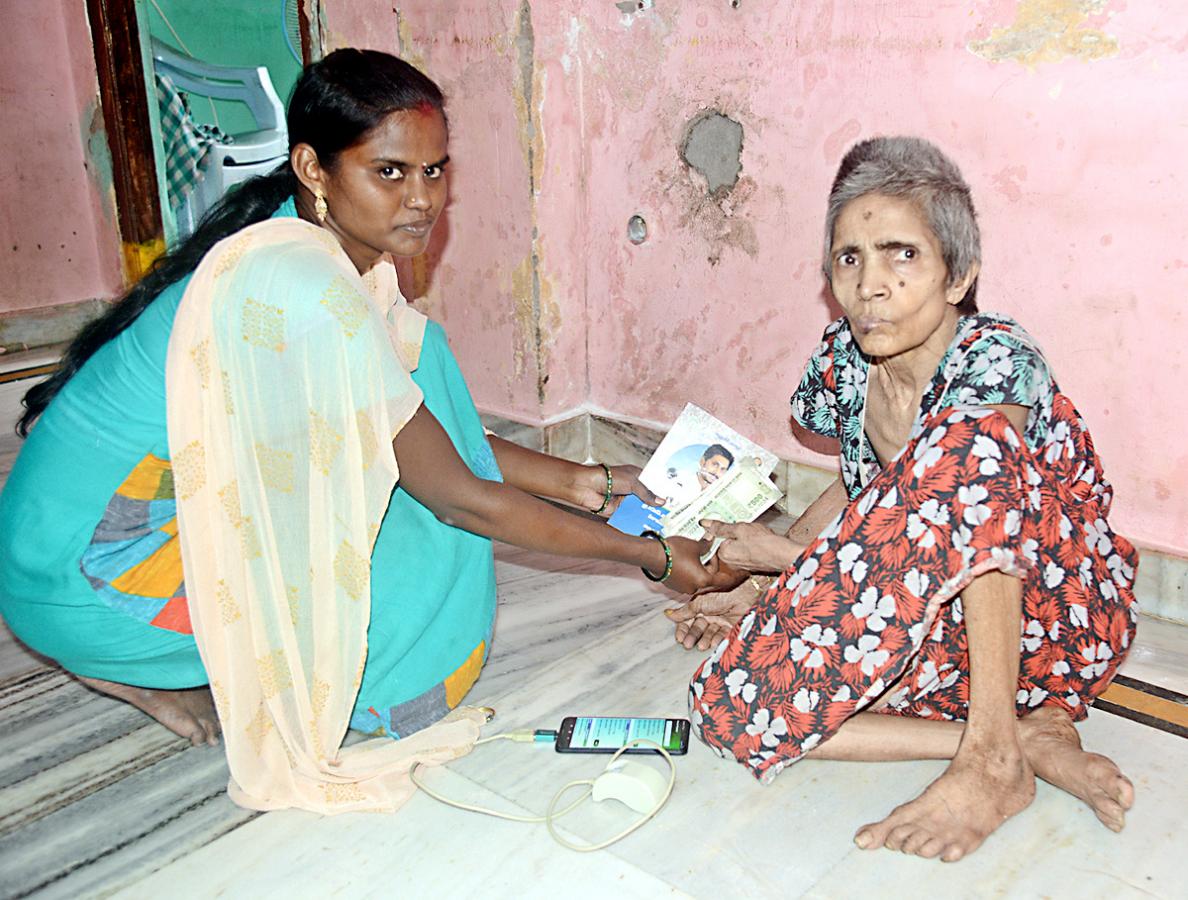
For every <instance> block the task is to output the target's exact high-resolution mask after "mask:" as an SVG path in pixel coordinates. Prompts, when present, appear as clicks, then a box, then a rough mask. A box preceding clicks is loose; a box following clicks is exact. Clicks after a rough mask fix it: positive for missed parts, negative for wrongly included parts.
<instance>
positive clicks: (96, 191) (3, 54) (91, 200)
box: [0, 0, 121, 314]
mask: <svg viewBox="0 0 1188 900" xmlns="http://www.w3.org/2000/svg"><path fill="white" fill-rule="evenodd" d="M98 91H99V87H98V82H97V81H96V76H95V58H94V54H93V52H92V49H91V35H90V27H89V25H88V23H87V13H86V6H85V4H83V3H81V2H78V0H41V2H38V3H26V4H21V5H20V11H19V13H18V12H17V11H16V8H15V6H14V7H13V9H12V10H10V11H9V12H8V13H6V14H5V16H4V27H3V28H0V96H2V98H3V100H2V103H3V111H4V118H3V122H4V127H3V128H0V159H2V160H3V161H4V164H3V165H0V197H3V201H2V202H0V314H3V313H6V312H17V311H22V310H32V309H39V308H43V307H49V306H56V305H59V304H63V303H71V302H75V301H79V300H90V299H93V298H96V297H99V298H108V297H111V296H112V295H114V294H116V293H118V292H119V290H120V287H121V273H120V249H119V238H118V235H117V232H116V228H115V224H114V212H113V210H114V200H113V198H112V195H111V189H110V185H111V163H110V157H109V155H108V150H107V144H106V137H105V135H104V132H103V119H102V113H101V112H100V111H99V93H98Z"/></svg>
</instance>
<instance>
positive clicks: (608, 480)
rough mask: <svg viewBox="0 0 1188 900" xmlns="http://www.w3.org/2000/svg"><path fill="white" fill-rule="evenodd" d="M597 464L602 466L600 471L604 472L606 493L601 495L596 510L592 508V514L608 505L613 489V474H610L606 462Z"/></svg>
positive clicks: (597, 512) (596, 513)
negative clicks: (600, 502)
mask: <svg viewBox="0 0 1188 900" xmlns="http://www.w3.org/2000/svg"><path fill="white" fill-rule="evenodd" d="M598 465H600V466H602V471H604V472H605V473H606V493H605V494H603V495H602V506H600V507H598V509H596V510H593V512H594V515H598V514H599V513H600V512H602V511H603V510H604V509H606V508H607V507H608V506H610V502H611V494H612V492H613V491H614V489H615V476H614V475H612V474H611V470H610V466H608V465H607V464H606V463H599V464H598Z"/></svg>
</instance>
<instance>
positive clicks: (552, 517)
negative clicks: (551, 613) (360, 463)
mask: <svg viewBox="0 0 1188 900" xmlns="http://www.w3.org/2000/svg"><path fill="white" fill-rule="evenodd" d="M392 447H393V450H394V451H395V453H396V461H397V464H398V465H399V466H400V484H401V486H402V487H403V488H404V489H405V490H406V491H408V492H409V493H410V494H412V496H414V497H416V499H417V500H419V501H420V502H421V503H423V504H425V506H427V507H428V508H429V509H430V510H432V511H433V513H434V515H436V516H437V517H438V518H439V519H440V520H441V521H443V522H445V523H447V524H449V525H453V526H455V527H457V528H461V529H463V530H465V531H470V532H472V533H474V534H481V535H483V536H485V537H490V538H494V539H496V540H500V541H505V542H507V543H510V544H516V545H518V546H520V547H526V548H528V549H532V550H544V551H546V552H549V553H557V554H560V555H564V556H580V557H587V558H591V559H606V560H612V561H615V562H621V563H625V564H627V565H632V566H639V567H641V568H644V569H647V570H648V571H649V572H651V573H653V574H655V575H659V574H661V573H662V572H663V571H664V567H665V554H664V548H663V547H662V546H661V545H660V542H659V541H656V540H652V539H650V538H642V537H635V536H633V535H628V534H623V533H622V532H620V531H616V530H615V529H614V528H609V527H607V526H606V525H605V524H603V523H601V522H596V521H591V520H589V519H585V518H582V517H581V516H575V515H572V514H570V513H567V512H564V511H563V510H560V509H557V508H556V507H554V506H550V505H549V504H548V503H545V502H543V501H541V500H538V499H536V498H535V497H533V496H530V495H529V494H526V493H524V492H523V491H521V490H519V489H518V488H516V487H513V486H512V485H510V484H500V483H499V482H495V481H486V480H484V479H481V478H478V477H477V476H475V475H474V474H473V473H472V472H471V471H470V469H469V468H468V467H467V466H466V464H465V463H464V462H463V461H462V459H461V458H460V457H459V456H458V453H457V451H456V450H455V449H454V445H453V443H452V442H451V441H450V438H449V436H448V435H447V434H446V432H445V430H444V429H443V428H442V427H441V425H440V424H439V423H438V421H437V420H436V419H435V418H434V417H433V414H432V413H430V412H429V411H428V410H427V409H425V407H424V406H422V407H421V408H420V409H419V410H417V412H416V414H415V415H414V416H413V417H412V419H410V420H409V422H408V424H407V425H405V426H404V428H403V429H401V431H400V433H399V434H398V435H397V436H396V439H395V440H394V441H393V442H392ZM669 545H670V546H671V548H672V555H673V567H672V576H671V578H670V579H669V580H668V582H667V584H668V586H669V587H670V588H672V589H673V590H674V591H679V592H681V593H695V592H697V591H699V590H703V589H706V588H710V589H719V590H720V589H721V588H722V587H725V586H729V585H731V584H733V583H734V582H735V581H737V577H738V576H736V575H735V573H733V572H731V571H730V570H729V569H727V568H726V567H719V566H718V563H717V562H716V561H711V563H710V565H709V567H708V568H707V567H705V566H702V565H701V562H700V560H699V559H698V552H699V551H698V546H699V545H698V544H697V543H695V542H693V541H689V540H685V539H683V538H671V539H670V540H669Z"/></svg>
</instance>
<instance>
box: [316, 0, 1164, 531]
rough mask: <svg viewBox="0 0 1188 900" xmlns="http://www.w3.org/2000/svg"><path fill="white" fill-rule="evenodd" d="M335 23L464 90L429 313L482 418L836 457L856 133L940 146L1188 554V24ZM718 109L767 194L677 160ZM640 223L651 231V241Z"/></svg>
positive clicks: (989, 304) (998, 257) (1007, 280)
mask: <svg viewBox="0 0 1188 900" xmlns="http://www.w3.org/2000/svg"><path fill="white" fill-rule="evenodd" d="M327 7H328V8H327V19H328V24H329V30H330V34H331V37H332V39H333V40H335V41H338V42H339V43H340V44H341V43H351V42H364V43H368V44H370V45H371V46H377V47H380V48H382V49H388V50H397V51H399V50H403V52H404V53H405V55H407V56H409V57H410V58H412V59H413V60H414V61H417V62H419V63H421V64H423V65H424V66H425V67H426V69H427V71H429V72H430V73H431V74H432V75H434V76H435V77H437V78H438V79H439V80H440V81H441V82H442V83H443V85H444V86H445V87H446V88H447V90H448V91H449V93H450V94H451V97H452V100H451V106H450V109H451V115H452V117H453V127H454V145H453V147H452V148H451V150H452V152H453V153H454V155H455V158H456V159H457V160H458V165H457V169H456V172H455V179H454V182H453V193H454V198H455V199H454V206H453V208H452V209H451V212H450V220H449V235H448V240H447V241H446V242H445V245H444V247H442V248H441V252H440V259H439V260H438V262H437V265H436V267H435V269H434V271H433V273H432V279H431V285H432V286H431V288H430V290H429V295H428V297H427V298H426V301H427V305H428V306H429V307H431V310H430V311H431V312H434V313H435V314H438V315H440V317H441V318H442V319H443V320H444V321H445V322H446V324H447V327H448V328H449V329H450V334H451V339H452V341H453V342H454V345H455V347H456V349H457V350H458V353H459V356H460V358H461V361H462V365H463V367H464V369H465V370H466V373H467V375H468V378H469V379H470V383H471V386H472V388H473V390H474V393H475V395H476V398H477V400H478V402H479V404H480V406H482V407H484V408H486V409H488V410H490V411H493V412H497V413H502V414H506V415H512V416H515V417H518V418H521V419H525V420H528V421H534V422H541V421H547V420H549V419H550V418H554V417H559V416H562V415H564V414H566V413H567V412H569V411H571V410H573V409H575V408H578V407H581V406H585V407H586V408H592V409H597V410H601V411H605V412H607V413H610V414H613V415H616V416H619V417H624V418H633V419H639V420H643V421H646V422H652V423H666V422H668V421H671V419H672V418H673V417H674V416H675V415H676V413H677V412H678V411H679V409H680V407H681V406H682V405H683V404H684V402H685V401H686V400H690V399H691V400H694V401H696V402H698V403H700V404H701V405H703V406H705V407H707V408H708V409H710V410H712V411H713V412H715V413H716V414H718V415H719V416H720V417H721V418H723V419H725V420H726V421H727V422H729V423H731V424H732V425H734V426H735V427H737V428H739V429H740V430H742V431H744V432H746V433H748V434H749V435H751V436H752V437H754V438H755V439H757V440H759V441H760V442H762V443H764V444H766V445H767V446H769V447H771V449H773V450H775V451H777V452H779V453H780V454H782V455H784V456H787V457H790V458H793V459H797V460H801V461H806V462H816V463H821V464H828V463H830V461H829V460H827V459H826V458H825V457H822V456H819V455H815V454H813V453H812V452H810V451H809V450H808V449H806V448H805V447H804V446H802V445H801V444H800V443H798V442H797V440H796V439H795V437H794V436H793V435H792V433H791V432H790V429H789V427H788V422H787V417H788V406H787V398H788V396H789V394H790V392H791V390H792V389H793V387H794V386H795V384H796V381H797V379H798V377H799V374H800V370H801V366H802V364H803V361H804V359H805V358H806V356H807V355H808V353H809V352H810V350H811V349H812V347H813V346H814V344H815V343H816V341H817V339H818V337H819V336H820V333H821V330H822V328H823V327H824V325H825V324H826V323H827V322H828V321H829V320H830V318H831V317H832V315H833V312H831V308H830V306H829V303H828V300H827V295H826V294H825V292H824V290H823V283H822V279H821V276H820V274H819V271H818V266H819V256H820V244H821V234H820V229H821V222H822V216H823V210H824V201H825V197H826V193H827V190H828V185H829V182H830V180H831V177H832V175H833V172H834V170H835V168H836V165H837V162H838V160H839V158H840V156H841V154H842V153H843V152H844V150H845V149H846V147H847V146H849V145H850V144H851V143H852V142H853V141H854V140H856V139H858V138H860V137H863V136H868V135H873V134H879V133H914V134H919V135H923V136H926V137H929V138H931V139H932V140H934V141H936V142H938V143H939V144H940V145H942V146H943V147H944V148H945V149H946V150H947V151H949V152H950V153H951V155H952V156H953V157H954V158H955V159H956V160H957V161H958V162H959V163H960V164H961V166H962V167H963V169H964V171H965V173H966V176H967V178H968V179H969V181H970V183H971V185H972V186H973V189H974V195H975V199H976V200H977V201H978V204H979V209H980V213H981V221H982V228H983V236H984V257H985V264H984V269H983V273H984V274H983V277H982V280H981V292H980V300H981V303H982V306H983V308H986V309H996V310H1000V311H1002V312H1006V313H1009V314H1011V315H1014V316H1016V317H1017V318H1019V319H1020V320H1021V321H1022V322H1023V323H1024V324H1025V326H1026V327H1027V328H1028V329H1029V330H1030V331H1031V332H1032V333H1033V334H1034V335H1035V336H1036V337H1037V338H1038V339H1039V341H1040V342H1041V343H1042V344H1043V345H1044V347H1045V348H1046V350H1047V352H1048V355H1049V357H1050V359H1051V361H1052V362H1053V364H1054V367H1055V370H1056V373H1057V377H1058V378H1059V380H1060V382H1061V384H1062V387H1063V388H1064V389H1065V391H1066V392H1067V393H1068V394H1069V395H1070V396H1072V398H1073V399H1074V401H1075V402H1076V403H1077V405H1078V406H1079V408H1080V409H1081V411H1082V412H1083V413H1084V415H1085V416H1086V418H1087V419H1088V421H1089V423H1090V426H1091V428H1092V430H1093V433H1094V436H1095V438H1096V440H1097V444H1098V446H1099V449H1100V451H1101V453H1102V455H1103V458H1104V460H1105V463H1106V467H1107V473H1108V475H1109V476H1110V478H1111V480H1112V481H1113V482H1114V484H1115V487H1116V489H1117V500H1116V505H1115V523H1116V525H1117V526H1118V528H1119V530H1121V531H1122V532H1123V533H1126V534H1128V535H1130V536H1132V537H1133V538H1134V539H1136V540H1137V541H1139V542H1141V543H1143V544H1145V545H1147V546H1151V547H1156V548H1162V549H1167V550H1171V551H1173V552H1178V553H1180V554H1188V501H1186V500H1185V497H1186V496H1188V450H1186V449H1185V443H1186V442H1185V433H1184V432H1185V426H1184V424H1183V420H1184V413H1185V406H1186V404H1185V403H1184V401H1183V399H1182V395H1181V390H1182V389H1181V385H1182V384H1183V382H1184V378H1185V372H1184V368H1183V367H1184V355H1183V353H1182V351H1181V347H1182V346H1183V342H1184V338H1185V337H1186V336H1188V327H1186V323H1185V316H1184V312H1183V302H1182V300H1181V298H1182V297H1184V296H1188V251H1186V250H1185V249H1184V244H1185V240H1184V239H1185V228H1184V226H1183V224H1182V222H1183V211H1184V210H1185V209H1186V208H1188V185H1185V181H1184V176H1183V174H1182V172H1181V170H1182V168H1183V167H1182V164H1181V161H1182V160H1184V159H1188V130H1185V128H1184V127H1183V122H1182V121H1181V120H1182V118H1183V116H1182V110H1183V108H1184V107H1185V102H1186V101H1188V96H1186V94H1188V89H1186V88H1185V85H1188V38H1185V37H1184V35H1185V34H1186V33H1188V12H1186V11H1181V10H1180V9H1179V7H1174V8H1173V7H1171V6H1168V5H1166V4H1159V5H1154V4H1140V3H1133V2H1129V3H1128V2H1126V0H1094V2H1085V0H983V2H974V3H969V2H956V0H939V2H938V0H902V2H880V0H870V2H864V3H850V2H841V0H804V2H799V3H795V4H793V3H779V4H770V3H758V2H751V0H742V2H741V3H740V4H739V8H738V9H734V8H733V7H732V5H731V4H730V3H728V2H725V0H685V2H682V3H679V4H678V3H673V2H667V0H657V2H656V3H655V4H654V6H652V7H651V8H649V9H646V10H644V11H642V12H639V13H637V14H634V15H627V14H623V13H621V12H620V11H619V10H618V9H617V8H616V6H615V4H614V3H612V2H610V0H566V2H545V0H529V2H523V3H517V2H514V0H489V2H478V0H470V2H452V3H445V2H440V0H418V2H410V3H403V4H401V5H400V14H399V16H398V17H397V15H395V14H394V13H393V12H392V11H391V7H389V6H387V5H380V4H374V3H371V2H362V0H328V2H327ZM1157 7H1158V8H1157ZM525 14H530V16H531V22H532V29H533V37H534V45H533V63H532V66H531V68H532V80H533V82H534V84H535V88H534V90H533V91H532V92H531V94H530V95H529V97H530V101H529V102H528V104H527V106H528V111H529V113H530V118H528V117H526V114H525V110H524V109H523V107H524V105H525V90H524V84H525V78H524V76H523V71H522V69H523V66H522V63H523V59H522V57H521V56H520V55H519V54H518V53H517V45H516V37H517V35H521V36H522V34H523V27H522V22H523V18H524V15H525ZM709 107H714V108H717V109H719V110H720V111H722V112H724V113H726V114H727V115H729V116H731V117H732V118H735V119H737V120H738V121H739V122H741V123H742V125H743V128H744V149H743V153H742V164H743V169H742V173H741V179H740V181H739V183H738V185H737V186H736V187H735V188H734V189H733V191H732V192H731V193H730V194H729V196H728V197H727V198H726V199H725V200H724V201H721V202H715V201H713V200H710V199H709V198H708V197H707V196H706V192H705V187H704V183H703V181H702V180H701V178H700V176H699V175H697V174H696V173H693V172H691V171H690V170H688V169H687V167H686V166H685V165H684V164H683V163H682V162H681V161H680V159H679V157H678V153H677V146H678V144H679V142H680V140H681V138H682V135H683V134H684V131H685V127H686V124H687V122H688V121H689V119H691V118H692V117H693V116H694V115H696V114H697V113H698V112H699V111H700V110H702V109H704V108H709ZM532 129H534V130H535V138H534V139H531V138H530V137H529V134H530V131H531V130H532ZM530 147H531V148H534V154H533V156H532V163H533V171H532V175H531V177H530V172H529V166H528V160H529V152H528V150H529V148H530ZM530 186H531V188H532V190H530ZM637 212H638V213H640V214H642V215H643V216H644V217H645V218H646V219H647V221H648V223H649V226H650V228H651V237H650V239H649V240H648V242H647V243H645V244H643V245H642V246H639V247H634V246H632V245H631V244H629V243H628V242H627V240H626V236H625V228H626V223H627V220H628V218H629V217H630V216H631V215H632V214H633V213H637ZM533 223H535V226H536V229H537V238H536V239H535V240H533V237H532V225H533ZM534 255H535V257H536V260H537V266H536V269H535V271H536V273H537V276H538V282H539V290H538V291H537V294H536V297H535V300H536V305H537V307H538V309H536V310H534V308H533V292H532V279H531V277H529V278H528V279H527V281H525V278H524V272H525V271H527V272H528V274H529V276H530V275H531V272H532V259H533V256H534ZM526 260H527V263H526V262H525V261H526ZM546 297H547V302H546V299H545V298H546ZM537 337H539V340H537ZM546 377H547V379H548V381H547V383H543V382H544V379H545V378H546Z"/></svg>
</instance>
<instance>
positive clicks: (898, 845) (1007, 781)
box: [854, 748, 1035, 862]
mask: <svg viewBox="0 0 1188 900" xmlns="http://www.w3.org/2000/svg"><path fill="white" fill-rule="evenodd" d="M1034 796H1035V776H1034V775H1033V774H1032V771H1031V767H1030V766H1029V765H1028V764H1027V760H1026V759H1024V758H1023V757H1022V756H1014V755H1013V754H1012V755H1010V756H1008V757H1006V758H1003V757H1002V755H1001V754H998V758H994V757H993V756H992V755H991V754H990V753H986V752H981V751H978V750H975V749H972V748H970V749H968V750H966V752H964V753H962V752H960V751H958V755H957V756H956V757H954V759H953V761H952V762H951V763H950V764H949V768H948V769H946V770H945V772H944V774H943V775H941V777H940V778H938V779H937V780H936V781H934V782H933V783H932V784H930V785H929V786H928V789H927V790H925V791H924V793H923V794H921V795H920V796H919V797H917V798H916V799H915V800H913V801H911V802H910V803H905V804H903V805H902V806H899V807H896V808H895V810H893V811H892V813H891V815H889V816H887V818H885V819H884V820H883V821H881V822H876V823H874V824H871V825H865V826H863V827H862V828H860V829H858V833H857V834H855V835H854V843H856V844H857V845H858V846H859V847H861V848H862V849H863V850H875V849H877V848H879V847H888V848H890V849H891V850H900V851H902V852H903V853H910V854H914V855H916V856H923V857H927V858H929V859H932V858H934V857H937V856H939V857H940V858H941V859H942V860H944V861H945V862H956V861H957V860H959V859H961V858H962V857H963V856H966V855H968V854H970V853H972V852H973V851H974V850H976V849H977V848H978V847H980V846H981V844H982V841H984V840H985V839H986V838H987V837H988V836H989V835H990V834H991V832H993V831H994V830H995V829H996V828H998V826H999V825H1001V824H1002V823H1003V822H1005V821H1006V820H1007V819H1009V818H1010V817H1011V816H1013V815H1015V814H1017V813H1019V812H1022V811H1023V810H1024V809H1026V808H1027V805H1028V804H1029V803H1031V800H1032V798H1033V797H1034Z"/></svg>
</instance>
